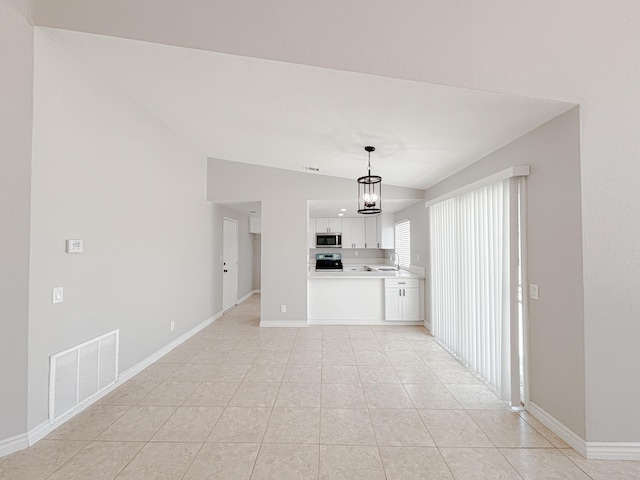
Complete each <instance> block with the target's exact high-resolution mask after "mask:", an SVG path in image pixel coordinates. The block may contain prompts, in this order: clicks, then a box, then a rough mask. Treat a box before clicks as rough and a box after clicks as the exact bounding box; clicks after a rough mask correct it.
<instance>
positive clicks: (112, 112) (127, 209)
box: [29, 29, 215, 427]
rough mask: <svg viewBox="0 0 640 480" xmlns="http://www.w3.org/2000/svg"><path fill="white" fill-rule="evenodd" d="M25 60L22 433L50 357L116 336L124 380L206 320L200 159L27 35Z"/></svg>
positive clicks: (208, 271) (208, 269) (37, 408)
mask: <svg viewBox="0 0 640 480" xmlns="http://www.w3.org/2000/svg"><path fill="white" fill-rule="evenodd" d="M35 56H36V64H35V86H34V105H35V110H34V142H33V177H32V178H33V183H32V185H33V189H32V191H33V196H32V221H31V233H32V236H31V239H32V242H31V295H30V297H31V298H30V310H31V311H30V333H29V426H30V427H34V426H36V425H38V424H40V423H41V422H42V421H44V420H45V419H46V418H47V394H48V391H47V390H48V370H49V369H48V362H49V356H50V355H51V354H53V353H55V352H58V351H61V350H63V349H66V348H69V347H71V346H73V345H77V344H79V343H80V342H83V341H85V340H88V339H90V338H93V337H96V336H97V335H100V334H103V333H105V332H108V331H110V330H113V329H116V328H119V329H120V342H121V345H120V370H121V371H124V370H126V369H128V368H130V367H132V366H133V365H135V364H136V363H137V362H139V361H141V360H143V359H144V358H145V357H147V356H148V355H150V354H151V353H153V352H155V351H156V350H158V349H159V348H161V347H162V346H164V345H165V344H167V343H169V342H170V341H172V340H173V339H175V338H177V337H178V336H180V335H181V334H182V333H184V332H186V331H188V330H189V329H191V328H193V327H194V326H196V325H197V324H199V323H200V322H202V321H204V320H206V319H207V318H208V317H210V316H211V315H212V314H214V313H215V310H214V305H213V304H214V289H213V279H212V277H213V256H212V255H213V232H214V226H213V208H212V206H211V205H210V204H209V203H208V202H207V201H206V199H205V181H206V158H205V157H203V156H202V155H201V154H199V153H198V152H194V151H193V150H191V149H190V148H189V147H187V146H185V144H184V143H183V142H181V141H180V140H179V139H178V138H176V137H175V135H174V134H173V133H172V132H171V131H168V130H167V128H166V127H164V126H163V125H162V124H160V123H159V122H158V121H157V120H155V119H154V118H153V117H151V116H150V115H149V114H148V113H146V112H145V111H143V110H142V109H140V108H139V107H138V106H137V105H136V104H134V103H132V102H131V101H130V100H129V99H127V98H124V97H123V96H121V95H120V94H119V93H118V92H117V91H114V90H112V88H111V86H110V85H108V84H106V83H104V82H103V81H102V80H101V79H100V78H98V77H97V76H95V75H94V74H93V73H92V72H90V71H88V70H86V69H85V68H84V67H83V66H82V65H80V64H78V63H77V62H76V61H75V60H74V59H73V58H72V57H71V56H70V55H68V54H67V53H66V52H65V51H63V50H62V49H61V48H60V47H58V46H57V45H56V44H55V43H54V42H53V41H51V40H50V39H49V38H48V37H47V36H46V34H45V33H43V32H42V31H41V30H38V29H36V42H35ZM68 238H79V239H83V240H84V249H85V252H84V253H83V254H80V255H78V254H76V255H70V254H66V253H64V246H65V239H68ZM55 286H62V287H64V294H65V295H64V298H65V300H64V303H61V304H56V305H52V304H51V288H52V287H55ZM171 321H175V331H174V332H170V329H169V324H170V322H171Z"/></svg>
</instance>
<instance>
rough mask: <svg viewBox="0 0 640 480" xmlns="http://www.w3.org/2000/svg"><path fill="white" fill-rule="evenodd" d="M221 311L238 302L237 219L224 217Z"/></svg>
mask: <svg viewBox="0 0 640 480" xmlns="http://www.w3.org/2000/svg"><path fill="white" fill-rule="evenodd" d="M222 262H223V263H222V311H225V312H226V311H227V310H229V309H230V308H233V307H234V306H235V305H236V304H237V303H238V221H237V220H232V219H230V218H225V219H224V221H223V226H222Z"/></svg>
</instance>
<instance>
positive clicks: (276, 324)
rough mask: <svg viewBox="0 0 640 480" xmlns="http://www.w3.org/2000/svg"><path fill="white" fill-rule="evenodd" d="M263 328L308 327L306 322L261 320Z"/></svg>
mask: <svg viewBox="0 0 640 480" xmlns="http://www.w3.org/2000/svg"><path fill="white" fill-rule="evenodd" d="M260 326H261V327H307V326H309V324H308V323H307V321H306V320H260Z"/></svg>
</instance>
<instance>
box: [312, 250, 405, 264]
mask: <svg viewBox="0 0 640 480" xmlns="http://www.w3.org/2000/svg"><path fill="white" fill-rule="evenodd" d="M356 252H358V254H357V255H356ZM316 253H340V254H342V263H343V264H345V265H370V264H376V265H380V264H385V263H389V264H391V261H390V260H389V255H390V254H391V253H393V250H383V249H382V248H362V249H357V248H311V249H309V265H315V263H316Z"/></svg>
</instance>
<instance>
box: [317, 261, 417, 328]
mask: <svg viewBox="0 0 640 480" xmlns="http://www.w3.org/2000/svg"><path fill="white" fill-rule="evenodd" d="M423 291H424V280H422V279H419V278H405V279H401V278H384V277H383V276H370V275H368V274H366V273H364V274H363V275H362V276H360V275H358V273H357V271H350V270H349V269H348V268H345V272H344V274H342V273H337V274H336V276H332V277H329V276H324V275H323V276H310V277H309V280H308V291H307V302H308V304H307V305H308V311H307V314H308V317H307V319H308V322H309V323H311V324H314V323H315V324H325V325H331V324H334V325H335V324H338V325H340V324H341V325H384V324H387V325H388V324H390V323H391V322H397V323H398V324H401V325H416V324H419V323H420V322H423V321H424V313H423V310H424V309H423V307H422V305H423V303H424V292H423ZM387 322H389V323H387ZM403 322H404V323H403Z"/></svg>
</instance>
